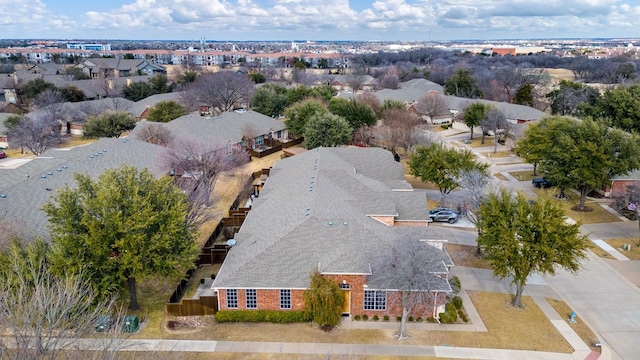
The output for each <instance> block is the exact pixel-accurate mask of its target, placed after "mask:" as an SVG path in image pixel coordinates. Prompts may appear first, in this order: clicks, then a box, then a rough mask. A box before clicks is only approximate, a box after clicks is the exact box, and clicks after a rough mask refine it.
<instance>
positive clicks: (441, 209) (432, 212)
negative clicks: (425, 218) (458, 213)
mask: <svg viewBox="0 0 640 360" xmlns="http://www.w3.org/2000/svg"><path fill="white" fill-rule="evenodd" d="M443 210H446V211H453V209H449V208H445V207H439V208H435V209H431V210H429V215H431V214H435V213H437V212H438V211H443Z"/></svg>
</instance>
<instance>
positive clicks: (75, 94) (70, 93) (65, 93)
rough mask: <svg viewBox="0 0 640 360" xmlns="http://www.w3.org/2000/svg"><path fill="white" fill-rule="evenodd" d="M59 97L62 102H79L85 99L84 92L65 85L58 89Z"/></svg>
mask: <svg viewBox="0 0 640 360" xmlns="http://www.w3.org/2000/svg"><path fill="white" fill-rule="evenodd" d="M58 92H59V93H60V96H61V97H62V99H63V100H64V101H68V102H80V101H84V100H85V99H86V97H85V95H84V92H83V91H82V90H80V89H78V88H77V87H75V86H72V85H67V86H65V87H63V88H60V89H58Z"/></svg>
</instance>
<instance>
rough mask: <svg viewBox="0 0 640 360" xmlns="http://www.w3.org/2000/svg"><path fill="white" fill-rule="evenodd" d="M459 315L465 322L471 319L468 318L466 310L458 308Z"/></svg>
mask: <svg viewBox="0 0 640 360" xmlns="http://www.w3.org/2000/svg"><path fill="white" fill-rule="evenodd" d="M458 317H460V319H462V321H464V322H469V319H468V318H467V314H465V313H464V311H462V309H460V310H458Z"/></svg>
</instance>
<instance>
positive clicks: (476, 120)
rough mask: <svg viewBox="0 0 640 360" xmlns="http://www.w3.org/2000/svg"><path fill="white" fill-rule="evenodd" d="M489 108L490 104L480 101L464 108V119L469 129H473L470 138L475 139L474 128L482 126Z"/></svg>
mask: <svg viewBox="0 0 640 360" xmlns="http://www.w3.org/2000/svg"><path fill="white" fill-rule="evenodd" d="M487 110H488V106H487V105H485V104H483V103H481V102H479V101H478V102H474V103H471V104H469V106H467V108H466V109H464V112H463V114H462V119H463V120H464V123H465V124H466V125H467V126H468V127H469V129H471V137H470V139H473V128H475V127H476V126H480V125H481V124H482V123H483V122H484V121H485V120H486V119H487ZM483 136H484V135H483Z"/></svg>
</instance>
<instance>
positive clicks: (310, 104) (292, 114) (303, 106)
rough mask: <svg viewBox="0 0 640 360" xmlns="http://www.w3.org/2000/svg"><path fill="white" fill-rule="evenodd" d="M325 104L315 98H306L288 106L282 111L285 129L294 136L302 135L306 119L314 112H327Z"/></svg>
mask: <svg viewBox="0 0 640 360" xmlns="http://www.w3.org/2000/svg"><path fill="white" fill-rule="evenodd" d="M328 112H329V109H327V105H325V104H324V103H323V102H321V101H320V100H317V99H307V100H303V101H301V102H298V103H295V104H293V105H291V106H289V107H288V108H287V109H286V110H285V111H284V116H285V117H286V118H287V120H286V126H287V130H289V132H290V133H292V134H293V135H295V136H302V135H304V132H305V131H304V130H305V127H306V125H307V121H308V120H309V119H310V118H311V117H312V116H313V115H315V114H316V113H320V114H322V115H324V114H327V113H328Z"/></svg>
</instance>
